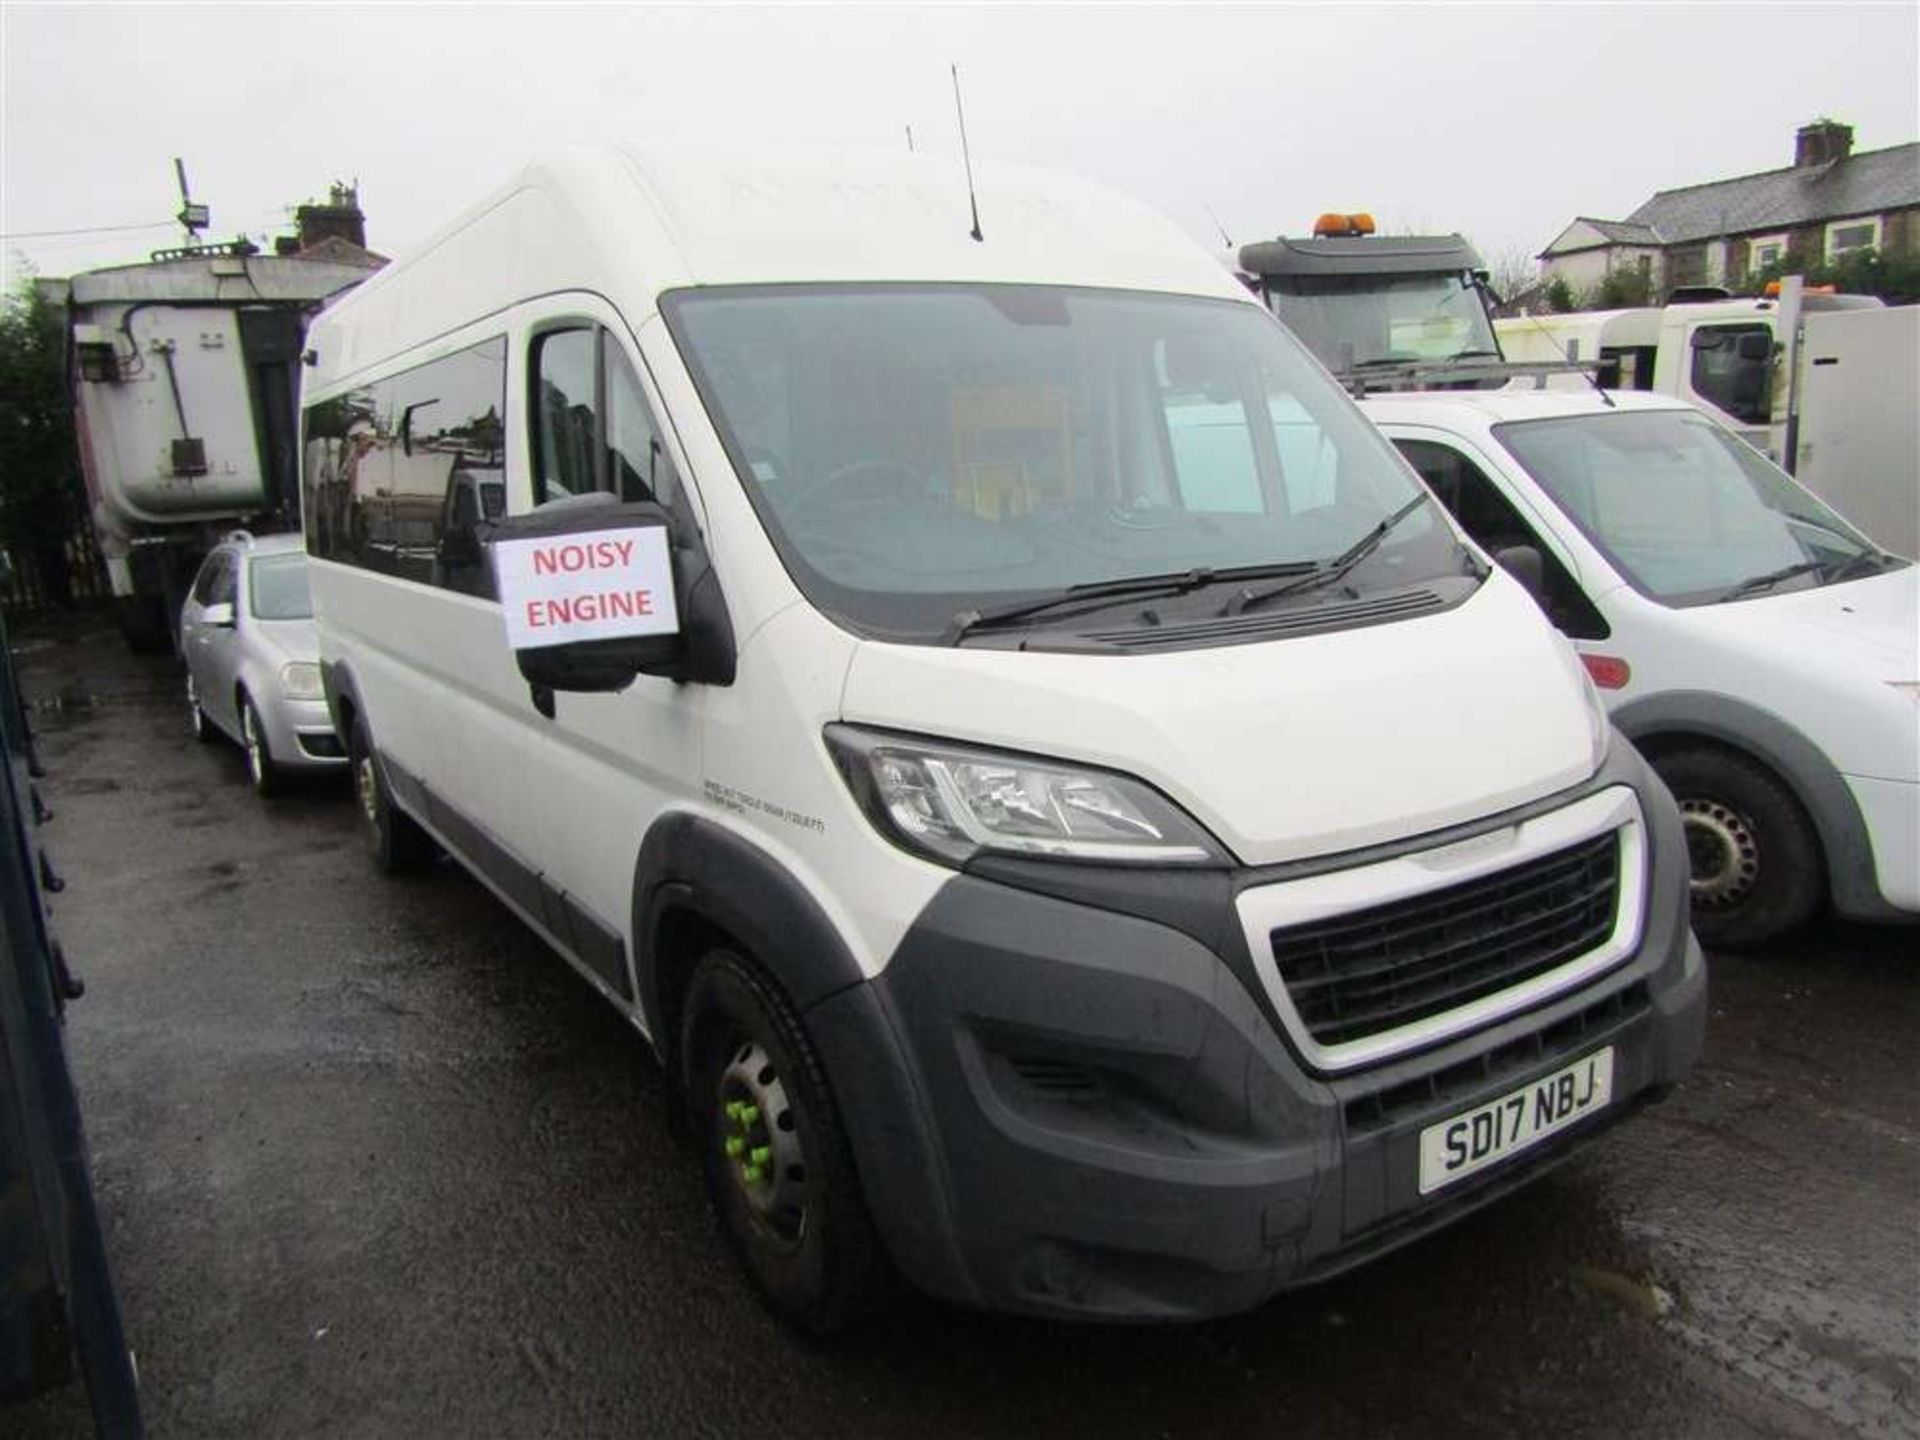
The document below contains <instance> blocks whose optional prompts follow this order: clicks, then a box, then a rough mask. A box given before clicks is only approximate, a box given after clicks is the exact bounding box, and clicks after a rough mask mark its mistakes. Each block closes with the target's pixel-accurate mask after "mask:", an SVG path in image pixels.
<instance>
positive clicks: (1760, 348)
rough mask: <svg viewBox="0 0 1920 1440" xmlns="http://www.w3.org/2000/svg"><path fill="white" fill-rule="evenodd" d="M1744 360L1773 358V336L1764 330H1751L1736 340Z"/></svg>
mask: <svg viewBox="0 0 1920 1440" xmlns="http://www.w3.org/2000/svg"><path fill="white" fill-rule="evenodd" d="M1734 344H1735V346H1736V347H1737V353H1738V354H1739V356H1740V358H1741V359H1742V360H1771V359H1772V358H1773V336H1771V335H1769V334H1768V333H1767V332H1766V331H1764V330H1749V331H1747V332H1746V333H1745V334H1743V335H1742V336H1741V337H1740V338H1739V339H1738V340H1736V341H1735V342H1734Z"/></svg>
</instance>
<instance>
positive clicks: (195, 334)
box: [65, 245, 377, 649]
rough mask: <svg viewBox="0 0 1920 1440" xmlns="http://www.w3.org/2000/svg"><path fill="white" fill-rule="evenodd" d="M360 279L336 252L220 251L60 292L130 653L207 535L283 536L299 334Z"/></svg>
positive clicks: (164, 618) (119, 269) (162, 640)
mask: <svg viewBox="0 0 1920 1440" xmlns="http://www.w3.org/2000/svg"><path fill="white" fill-rule="evenodd" d="M360 253H361V254H364V253H365V252H360ZM371 263H377V262H371ZM369 273H371V270H370V268H369V262H363V261H361V260H359V258H358V256H356V255H351V254H348V255H342V254H340V253H339V252H337V251H336V252H334V254H333V255H330V256H328V257H326V258H317V257H314V256H309V255H300V254H292V255H264V254H257V253H250V247H246V246H240V245H225V246H205V247H194V248H192V249H188V250H182V251H175V252H163V253H162V254H160V255H158V256H156V257H155V258H154V259H153V260H151V261H147V262H144V263H141V264H135V265H120V266H115V267H113V268H110V269H105V270H95V271H91V272H89V273H87V274H83V275H76V276H74V277H73V279H72V280H71V281H69V282H68V289H67V295H66V297H65V298H66V304H67V312H68V318H69V326H70V330H69V336H70V347H69V348H70V352H71V362H72V372H71V381H72V384H73V389H74V410H75V427H74V428H75V430H76V432H77V435H78V438H79V446H80V464H81V469H82V472H83V473H84V475H85V477H86V485H87V504H88V508H89V512H90V515H91V519H92V524H93V531H94V536H95V539H96V540H97V541H98V543H99V546H100V551H101V554H102V555H103V557H104V558H105V560H106V563H107V574H108V579H109V581H110V583H111V585H112V590H113V596H114V604H115V608H116V609H117V610H118V612H119V619H120V624H121V628H122V630H123V631H124V632H125V634H126V637H127V640H128V642H129V643H130V644H132V645H133V646H134V647H135V648H138V649H150V648H163V647H164V646H165V645H166V644H167V643H168V641H169V639H170V637H171V633H172V626H173V623H174V620H175V618H176V617H177V616H178V615H179V613H180V601H181V598H182V596H183V595H184V594H185V591H186V588H187V586H188V585H189V584H190V583H191V581H192V579H193V575H194V572H195V570H197V569H198V568H199V565H200V562H201V560H202V559H203V558H204V557H205V556H206V553H207V551H208V550H209V549H210V548H211V547H212V546H213V544H214V543H216V541H217V540H218V539H219V537H220V535H222V534H223V533H225V532H226V531H227V530H229V529H231V528H232V527H233V526H234V525H236V524H246V525H248V526H249V527H250V528H252V529H255V530H272V529H279V528H287V527H290V526H294V525H297V523H298V516H299V500H298V488H297V487H298V484H299V478H298V477H299V461H298V450H297V419H298V415H297V411H296V410H295V407H294V395H295V389H296V384H297V378H298V370H299V363H300V352H301V347H302V343H303V339H302V337H303V336H304V335H305V332H306V322H307V320H308V318H309V317H310V316H311V315H312V314H313V312H314V311H316V310H317V309H318V308H319V307H320V305H321V304H322V302H324V301H325V300H326V299H327V298H328V297H329V296H332V295H336V294H338V293H339V292H340V291H342V290H345V289H347V288H348V287H350V286H352V285H355V284H357V283H358V282H359V281H361V280H363V279H365V278H366V277H367V275H368V274H369Z"/></svg>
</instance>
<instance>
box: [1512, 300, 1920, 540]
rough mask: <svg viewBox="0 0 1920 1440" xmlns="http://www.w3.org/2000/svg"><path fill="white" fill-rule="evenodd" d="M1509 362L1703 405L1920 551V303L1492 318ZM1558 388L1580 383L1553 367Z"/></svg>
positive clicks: (1842, 504) (1822, 493)
mask: <svg viewBox="0 0 1920 1440" xmlns="http://www.w3.org/2000/svg"><path fill="white" fill-rule="evenodd" d="M1494 329H1495V331H1496V333H1497V334H1498V335H1499V338H1500V346H1501V349H1502V350H1503V351H1504V352H1505V353H1506V355H1507V357H1508V358H1509V359H1511V360H1520V361H1528V360H1575V361H1581V362H1587V363H1595V362H1597V363H1598V365H1599V367H1600V373H1599V380H1600V383H1601V384H1602V385H1603V386H1606V387H1607V388H1609V389H1622V390H1652V391H1655V392H1657V393H1659V394H1662V395H1677V396H1679V397H1681V398H1682V399H1685V400H1691V401H1692V402H1693V403H1694V404H1696V405H1701V406H1704V407H1706V408H1707V409H1708V411H1709V412H1710V413H1712V414H1714V415H1715V416H1716V417H1717V418H1719V419H1720V420H1721V421H1722V422H1723V423H1724V424H1726V425H1728V426H1729V427H1730V428H1732V429H1733V430H1735V431H1736V432H1738V433H1739V434H1740V435H1741V436H1743V437H1744V438H1745V439H1746V440H1748V441H1749V442H1750V443H1751V444H1753V445H1754V447H1755V448H1757V449H1759V450H1761V451H1763V452H1764V453H1765V454H1766V456H1767V457H1768V458H1769V459H1770V460H1773V461H1774V462H1775V463H1776V464H1778V465H1779V466H1781V468H1782V469H1784V470H1786V471H1787V472H1788V473H1790V474H1791V475H1792V476H1793V477H1794V478H1795V479H1796V480H1798V481H1799V482H1800V483H1801V484H1802V485H1804V486H1806V487H1807V488H1808V489H1809V490H1811V491H1813V493H1814V494H1816V495H1818V496H1819V497H1820V498H1821V499H1823V500H1825V501H1826V502H1827V503H1828V504H1830V505H1832V506H1833V507H1834V508H1835V509H1837V510H1839V511H1840V512H1841V513H1842V514H1843V515H1845V516H1846V517H1847V518H1848V519H1849V520H1851V521H1852V522H1853V523H1854V524H1856V525H1858V526H1859V527H1860V528H1861V529H1862V530H1864V531H1865V532H1866V533H1867V534H1868V535H1869V536H1870V537H1871V538H1872V539H1873V540H1874V541H1875V542H1876V543H1878V544H1880V545H1881V546H1884V547H1885V548H1886V549H1888V550H1891V551H1893V552H1894V553H1895V554H1898V555H1902V556H1905V557H1906V558H1908V559H1913V558H1915V557H1916V555H1920V422H1916V420H1915V400H1916V397H1920V307H1915V306H1902V307H1897V308H1889V307H1887V306H1885V305H1883V304H1882V303H1881V302H1880V301H1879V300H1876V299H1873V298H1871V297H1868V296H1860V295H1830V294H1822V293H1817V292H1816V293H1809V292H1807V291H1806V290H1804V289H1803V287H1802V286H1801V285H1800V283H1799V281H1798V280H1794V279H1789V280H1788V281H1786V282H1785V283H1784V284H1783V285H1782V286H1781V289H1780V293H1779V295H1778V296H1777V297H1774V296H1766V297H1760V298H1745V299H1721V300H1707V301H1701V302H1696V303H1678V304H1670V305H1664V306H1643V307H1640V308H1637V309H1631V310H1598V311H1587V312H1577V313H1574V314H1569V315H1523V316H1518V317H1514V318H1510V319H1503V320H1499V321H1496V322H1495V324H1494ZM1550 383H1551V384H1552V385H1554V386H1558V387H1569V386H1570V387H1581V386H1583V385H1584V384H1585V382H1584V381H1582V380H1581V379H1580V378H1579V377H1577V376H1572V375H1568V376H1558V377H1554V378H1553V380H1552V381H1551V382H1550Z"/></svg>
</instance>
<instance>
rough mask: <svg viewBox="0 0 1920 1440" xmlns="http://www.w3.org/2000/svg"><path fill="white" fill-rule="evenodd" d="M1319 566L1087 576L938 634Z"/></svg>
mask: <svg viewBox="0 0 1920 1440" xmlns="http://www.w3.org/2000/svg"><path fill="white" fill-rule="evenodd" d="M1318 568H1319V567H1318V566H1317V565H1315V564H1314V563H1313V562H1312V561H1298V562H1295V561H1287V562H1284V563H1281V564H1277V565H1236V566H1233V567H1231V568H1229V569H1225V570H1213V569H1209V568H1207V567H1206V566H1200V567H1198V568H1196V569H1193V570H1176V571H1171V572H1169V573H1167V574H1164V575H1129V576H1127V577H1125V578H1124V579H1120V580H1090V581H1087V582H1085V583H1083V584H1079V585H1069V586H1067V587H1066V588H1065V589H1064V590H1058V591H1055V592H1054V593H1053V594H1051V595H1042V596H1040V597H1039V598H1038V599H1034V600H1012V601H1009V602H1008V603H1006V604H1005V605H993V606H989V607H988V608H986V609H984V610H962V611H961V612H960V613H959V614H958V615H955V616H954V617H953V623H952V624H950V625H949V626H947V628H946V631H945V633H943V634H942V635H941V637H940V643H941V644H942V645H958V644H959V643H960V642H961V641H962V640H964V639H965V638H966V637H967V636H969V635H977V634H979V633H980V632H981V631H982V630H993V629H997V628H998V627H1000V626H1002V625H1007V624H1011V623H1012V622H1014V621H1016V620H1025V619H1028V618H1030V617H1032V616H1035V615H1043V614H1045V613H1046V612H1047V611H1049V610H1054V609H1057V608H1060V607H1062V606H1067V605H1083V606H1085V607H1086V608H1087V609H1089V610H1098V609H1101V608H1102V607H1103V606H1105V605H1106V604H1108V603H1109V602H1111V601H1114V600H1125V599H1129V598H1132V597H1135V596H1148V597H1151V596H1161V595H1185V594H1188V593H1189V592H1191V591H1194V590H1199V589H1201V588H1203V587H1204V586H1207V585H1212V584H1214V583H1215V582H1217V581H1220V580H1236V579H1242V578H1247V577H1252V576H1264V575H1296V574H1305V573H1307V572H1309V571H1312V570H1316V569H1318ZM1075 613H1078V612H1075Z"/></svg>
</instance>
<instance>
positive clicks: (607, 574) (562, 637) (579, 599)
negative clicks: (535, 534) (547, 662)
mask: <svg viewBox="0 0 1920 1440" xmlns="http://www.w3.org/2000/svg"><path fill="white" fill-rule="evenodd" d="M493 570H494V576H495V578H496V579H497V580H498V581H499V583H500V606H501V609H502V610H503V611H505V613H506V617H507V643H508V644H509V645H511V646H512V647H513V648H514V649H515V650H536V649H540V648H542V647H544V646H548V645H564V644H567V643H568V642H570V641H574V640H617V639H620V638H622V637H624V636H629V635H671V634H673V633H674V632H675V631H677V630H678V629H679V628H680V616H679V612H678V610H677V608H676V607H675V605H674V597H673V562H672V560H671V558H670V557H669V554H668V550H667V532H666V531H665V530H664V529H662V528H660V527H659V526H636V527H633V528H630V529H622V530H592V531H583V532H581V533H578V534H573V535H550V536H542V537H539V538H534V539H525V540H518V539H515V540H496V541H495V542H494V544H493Z"/></svg>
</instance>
